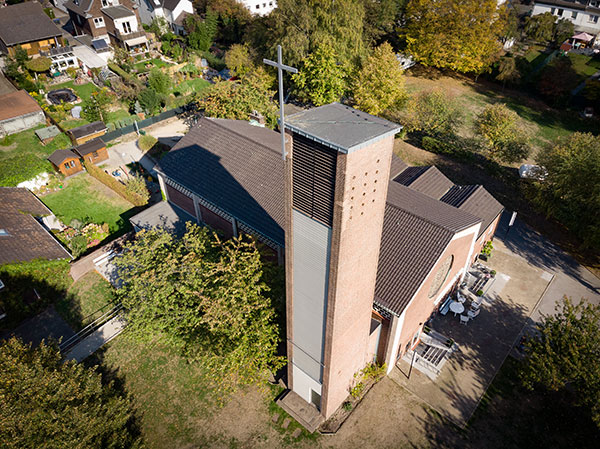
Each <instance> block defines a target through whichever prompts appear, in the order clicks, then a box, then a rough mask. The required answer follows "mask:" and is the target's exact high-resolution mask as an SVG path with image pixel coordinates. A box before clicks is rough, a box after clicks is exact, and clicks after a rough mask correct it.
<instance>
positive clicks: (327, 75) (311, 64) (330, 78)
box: [292, 45, 347, 106]
mask: <svg viewBox="0 0 600 449" xmlns="http://www.w3.org/2000/svg"><path fill="white" fill-rule="evenodd" d="M292 80H293V81H294V84H295V87H296V91H297V93H298V96H299V97H300V98H302V99H303V100H305V101H310V102H311V103H313V104H314V105H315V106H321V105H324V104H328V103H331V102H334V101H339V99H340V97H341V96H342V94H343V93H344V91H345V90H346V86H347V84H346V72H345V69H344V67H343V66H342V65H341V64H339V63H338V60H337V57H336V54H335V53H334V51H333V48H331V47H329V46H326V45H320V46H319V47H317V49H316V50H315V52H314V53H312V54H311V55H310V56H309V57H308V58H307V59H306V60H305V61H304V64H303V65H302V68H301V69H300V71H299V72H298V73H297V74H295V75H293V76H292Z"/></svg>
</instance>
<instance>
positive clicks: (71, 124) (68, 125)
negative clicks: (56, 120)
mask: <svg viewBox="0 0 600 449" xmlns="http://www.w3.org/2000/svg"><path fill="white" fill-rule="evenodd" d="M88 123H90V122H89V121H87V120H86V119H84V118H72V119H69V120H63V121H62V122H60V126H62V127H63V128H64V129H73V128H77V127H78V126H83V125H87V124H88Z"/></svg>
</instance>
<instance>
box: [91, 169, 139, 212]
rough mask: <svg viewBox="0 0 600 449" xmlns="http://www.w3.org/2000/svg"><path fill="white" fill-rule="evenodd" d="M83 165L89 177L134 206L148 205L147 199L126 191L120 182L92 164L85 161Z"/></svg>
mask: <svg viewBox="0 0 600 449" xmlns="http://www.w3.org/2000/svg"><path fill="white" fill-rule="evenodd" d="M83 165H84V166H85V169H86V170H87V171H88V173H89V174H90V175H92V176H93V177H94V178H96V179H97V180H98V181H100V182H101V183H102V184H104V185H106V186H108V187H110V188H111V189H112V190H114V191H115V192H116V193H118V194H119V195H121V196H122V197H123V198H125V199H126V200H127V201H129V202H130V203H131V204H133V205H134V206H144V205H145V204H147V203H148V199H147V198H143V197H141V196H140V195H138V194H137V193H135V192H131V191H129V190H127V188H126V187H125V185H124V184H121V182H119V181H117V180H116V179H115V178H113V177H112V176H111V175H109V174H108V173H105V172H104V171H103V170H102V169H101V168H98V167H96V166H95V165H94V164H90V163H89V162H87V161H85V160H84V162H83Z"/></svg>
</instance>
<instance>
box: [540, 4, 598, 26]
mask: <svg viewBox="0 0 600 449" xmlns="http://www.w3.org/2000/svg"><path fill="white" fill-rule="evenodd" d="M546 12H549V13H551V14H553V15H554V16H556V20H559V19H567V20H570V21H571V22H573V25H575V30H577V31H585V32H586V33H591V34H598V33H599V32H600V0H571V1H569V0H544V1H536V2H535V4H534V5H533V11H532V13H531V15H532V16H536V15H538V14H544V13H546Z"/></svg>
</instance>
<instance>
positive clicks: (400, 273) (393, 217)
mask: <svg viewBox="0 0 600 449" xmlns="http://www.w3.org/2000/svg"><path fill="white" fill-rule="evenodd" d="M480 221H481V220H479V219H478V218H476V217H474V216H472V215H470V214H468V213H466V212H462V211H459V210H457V209H455V208H453V207H451V206H448V205H446V204H444V203H440V202H439V201H437V200H434V199H433V198H430V197H428V196H427V195H424V194H422V193H419V192H417V191H415V190H412V189H410V188H408V187H405V186H403V185H401V184H398V183H397V182H390V185H389V187H388V203H387V205H386V209H385V215H384V219H383V232H382V236H381V248H380V253H379V265H378V268H377V282H376V285H375V302H376V303H377V304H379V305H380V306H383V307H384V308H385V309H387V310H388V311H390V312H392V313H394V314H397V315H400V314H401V313H402V312H403V311H404V308H405V307H406V306H407V305H408V303H409V301H410V300H411V299H412V297H413V296H414V295H415V293H417V291H418V289H419V286H420V285H421V284H422V282H423V280H424V279H425V278H426V277H427V275H428V274H429V272H430V271H431V270H432V269H433V267H434V265H435V263H436V262H437V260H438V259H439V257H440V256H441V255H442V253H443V252H444V251H445V250H446V247H447V246H448V244H449V243H450V241H451V240H452V237H453V236H454V235H455V233H457V232H459V231H461V230H463V229H466V228H469V227H471V226H474V225H476V224H477V223H479V222H480Z"/></svg>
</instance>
